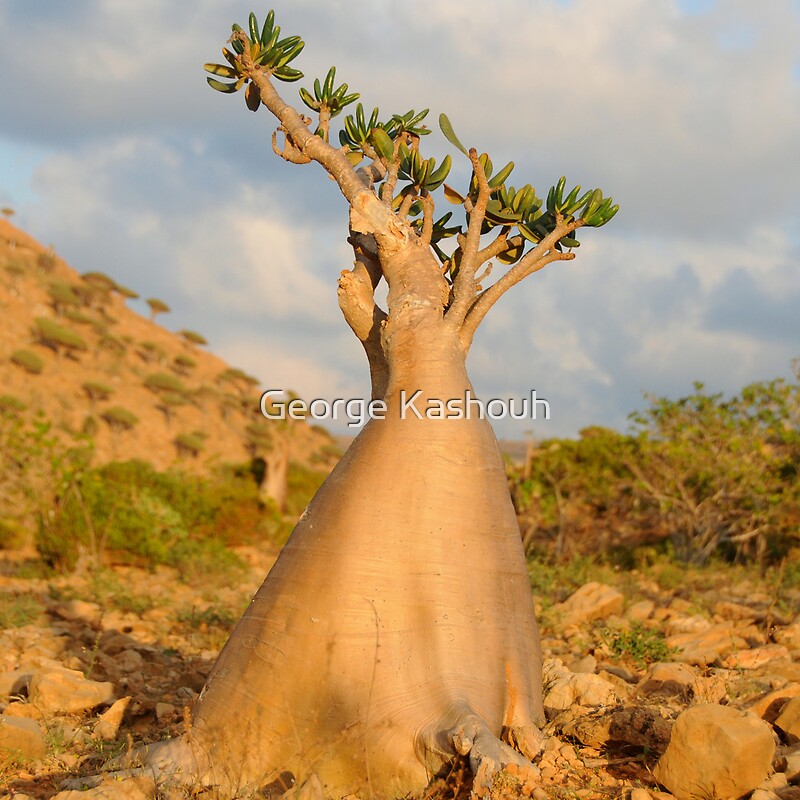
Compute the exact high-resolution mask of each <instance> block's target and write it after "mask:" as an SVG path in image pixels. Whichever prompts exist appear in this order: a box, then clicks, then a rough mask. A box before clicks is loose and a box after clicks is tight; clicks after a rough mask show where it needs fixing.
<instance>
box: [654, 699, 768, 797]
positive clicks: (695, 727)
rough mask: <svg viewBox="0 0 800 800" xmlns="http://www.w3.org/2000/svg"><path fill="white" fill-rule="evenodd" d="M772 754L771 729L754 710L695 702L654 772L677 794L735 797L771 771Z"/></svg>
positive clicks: (681, 719) (678, 724) (674, 731)
mask: <svg viewBox="0 0 800 800" xmlns="http://www.w3.org/2000/svg"><path fill="white" fill-rule="evenodd" d="M699 754H702V758H698V755H699ZM774 755H775V741H774V739H773V735H772V729H771V728H770V726H769V725H768V724H767V723H766V722H764V720H762V719H759V718H758V717H756V716H755V715H754V714H749V713H747V712H743V711H739V710H738V709H735V708H732V707H731V706H718V705H714V704H708V705H699V706H692V707H691V708H688V709H686V710H685V711H684V712H682V713H681V714H680V716H679V717H678V719H677V720H676V721H675V724H674V726H673V728H672V737H671V739H670V742H669V745H668V746H667V749H666V752H665V753H664V755H662V756H661V758H660V759H659V760H658V763H657V764H656V766H655V769H654V770H653V775H654V776H655V778H656V780H657V781H658V782H659V783H661V784H663V785H664V786H666V787H667V789H669V791H670V792H672V794H674V795H675V797H677V798H678V800H694V799H695V798H697V797H698V796H700V797H719V798H737V797H741V796H742V795H743V794H746V793H748V792H751V791H752V790H753V789H755V788H756V786H758V785H759V784H760V783H761V782H762V781H763V780H764V779H765V778H766V777H767V774H768V773H769V770H770V767H771V765H772V758H773V756H774Z"/></svg>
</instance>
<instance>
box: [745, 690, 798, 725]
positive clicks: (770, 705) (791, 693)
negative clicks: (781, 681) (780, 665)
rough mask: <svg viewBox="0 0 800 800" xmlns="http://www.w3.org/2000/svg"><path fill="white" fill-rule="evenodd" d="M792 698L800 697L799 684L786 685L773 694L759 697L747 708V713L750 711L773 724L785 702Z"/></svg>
mask: <svg viewBox="0 0 800 800" xmlns="http://www.w3.org/2000/svg"><path fill="white" fill-rule="evenodd" d="M792 697H800V683H788V684H786V685H785V686H781V688H780V689H776V690H775V691H774V692H769V693H768V694H765V695H763V696H762V697H759V698H758V700H756V701H755V702H754V703H752V704H751V705H750V706H749V707H748V711H752V712H753V713H754V714H757V715H758V716H759V717H761V718H762V719H765V720H766V721H767V722H775V720H776V719H777V718H778V714H780V713H781V711H782V710H783V707H784V706H785V705H786V701H787V700H789V699H790V698H792Z"/></svg>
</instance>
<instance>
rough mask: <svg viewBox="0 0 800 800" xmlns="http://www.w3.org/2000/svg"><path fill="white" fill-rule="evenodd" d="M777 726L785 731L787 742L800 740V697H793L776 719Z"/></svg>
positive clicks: (793, 742) (791, 742) (792, 742)
mask: <svg viewBox="0 0 800 800" xmlns="http://www.w3.org/2000/svg"><path fill="white" fill-rule="evenodd" d="M775 727H776V728H780V730H782V731H783V734H784V739H785V741H786V742H787V744H795V743H796V742H800V697H793V698H792V699H791V700H790V701H789V702H788V703H787V704H786V705H785V706H784V707H783V709H782V710H781V713H780V714H779V715H778V718H777V719H776V720H775Z"/></svg>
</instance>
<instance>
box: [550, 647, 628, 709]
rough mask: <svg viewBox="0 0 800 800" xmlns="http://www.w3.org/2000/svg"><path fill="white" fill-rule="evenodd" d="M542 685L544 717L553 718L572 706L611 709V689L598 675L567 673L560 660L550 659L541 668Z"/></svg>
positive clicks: (568, 671)
mask: <svg viewBox="0 0 800 800" xmlns="http://www.w3.org/2000/svg"><path fill="white" fill-rule="evenodd" d="M543 674H544V685H545V686H549V689H548V691H547V693H546V694H545V698H544V709H545V713H546V714H547V715H548V717H551V718H552V717H554V716H556V715H557V714H559V713H560V712H561V711H564V710H566V709H568V708H571V707H572V706H575V705H579V706H590V707H595V706H611V705H614V704H615V703H616V702H617V697H616V694H615V692H614V687H613V686H612V685H611V684H610V683H609V682H608V681H606V680H603V678H601V677H600V676H599V675H590V674H588V673H585V672H578V673H576V672H570V670H569V669H567V667H565V666H564V664H563V663H562V662H561V660H560V659H557V658H556V659H550V660H548V661H546V662H545V665H544V667H543Z"/></svg>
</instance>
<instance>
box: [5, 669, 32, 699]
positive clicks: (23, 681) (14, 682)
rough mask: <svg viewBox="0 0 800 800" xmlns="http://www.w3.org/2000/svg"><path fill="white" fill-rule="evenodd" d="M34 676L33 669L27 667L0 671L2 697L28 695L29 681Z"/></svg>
mask: <svg viewBox="0 0 800 800" xmlns="http://www.w3.org/2000/svg"><path fill="white" fill-rule="evenodd" d="M32 676H33V671H32V670H25V669H15V670H12V671H11V672H0V697H2V698H5V699H8V698H9V697H15V696H17V695H27V694H28V683H30V680H31V677H32Z"/></svg>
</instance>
